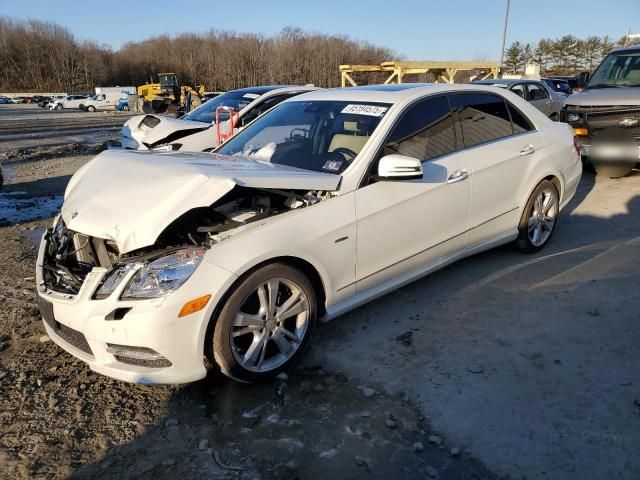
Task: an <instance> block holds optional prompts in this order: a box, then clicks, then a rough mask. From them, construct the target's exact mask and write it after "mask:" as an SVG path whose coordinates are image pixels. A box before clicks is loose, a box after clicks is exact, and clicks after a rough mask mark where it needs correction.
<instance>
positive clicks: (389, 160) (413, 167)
mask: <svg viewBox="0 0 640 480" xmlns="http://www.w3.org/2000/svg"><path fill="white" fill-rule="evenodd" d="M378 178H379V179H380V180H416V179H419V178H422V162H421V161H420V160H418V159H417V158H413V157H406V156H404V155H398V154H393V155H386V156H384V157H382V158H381V159H380V162H378Z"/></svg>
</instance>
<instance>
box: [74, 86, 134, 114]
mask: <svg viewBox="0 0 640 480" xmlns="http://www.w3.org/2000/svg"><path fill="white" fill-rule="evenodd" d="M122 92H129V93H135V92H136V87H96V94H95V95H94V96H93V97H91V98H90V99H88V100H85V101H84V102H82V104H81V105H80V109H81V110H85V111H87V112H95V111H96V110H115V109H116V105H118V102H119V101H120V95H122Z"/></svg>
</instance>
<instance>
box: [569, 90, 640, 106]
mask: <svg viewBox="0 0 640 480" xmlns="http://www.w3.org/2000/svg"><path fill="white" fill-rule="evenodd" d="M564 104H565V105H575V106H578V107H591V106H593V107H608V106H625V105H629V106H640V87H624V88H593V89H591V90H584V91H582V92H580V93H574V94H573V95H570V96H568V97H567V98H566V99H565V101H564Z"/></svg>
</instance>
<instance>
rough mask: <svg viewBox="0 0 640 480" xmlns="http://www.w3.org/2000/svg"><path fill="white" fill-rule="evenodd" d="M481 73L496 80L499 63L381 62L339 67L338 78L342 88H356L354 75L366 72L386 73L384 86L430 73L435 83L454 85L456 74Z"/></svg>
mask: <svg viewBox="0 0 640 480" xmlns="http://www.w3.org/2000/svg"><path fill="white" fill-rule="evenodd" d="M464 71H466V72H470V71H483V73H484V76H481V79H482V80H484V79H486V78H489V77H490V76H491V75H493V78H498V74H499V72H500V63H499V62H455V61H453V62H445V61H437V60H434V61H429V60H427V61H422V62H414V61H392V62H382V63H381V64H380V65H340V77H341V83H342V86H343V87H346V86H347V84H349V85H351V86H353V87H357V86H358V84H357V83H356V81H355V80H354V79H353V77H352V74H354V73H368V72H388V73H389V77H388V78H387V79H386V80H385V82H384V83H385V84H389V83H402V81H403V79H404V76H405V75H414V74H418V73H431V74H433V76H434V77H435V79H436V80H435V81H436V83H437V82H439V81H443V82H445V83H455V76H456V73H458V72H464Z"/></svg>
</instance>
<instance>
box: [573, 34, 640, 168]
mask: <svg viewBox="0 0 640 480" xmlns="http://www.w3.org/2000/svg"><path fill="white" fill-rule="evenodd" d="M561 120H562V121H564V122H567V123H569V125H571V126H572V127H573V128H574V129H575V132H576V133H577V134H578V135H579V136H580V139H581V145H582V155H583V157H584V159H585V161H586V162H587V164H591V165H592V166H593V167H594V168H595V169H596V171H597V172H598V173H602V174H604V175H607V176H610V177H621V176H624V175H626V174H628V173H629V172H631V170H632V169H633V168H634V167H640V46H638V45H636V46H633V47H627V48H621V49H617V50H614V51H612V52H611V53H610V54H609V55H607V56H606V57H605V58H604V60H602V63H601V64H600V65H599V66H598V68H596V70H595V71H594V72H593V75H592V76H591V78H590V80H589V83H588V84H587V85H586V88H585V89H584V90H583V91H582V92H580V93H575V94H573V95H571V96H570V97H567V98H566V99H565V102H564V108H563V110H562V114H561ZM594 150H595V152H594ZM594 153H595V155H594ZM597 157H599V158H597Z"/></svg>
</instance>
